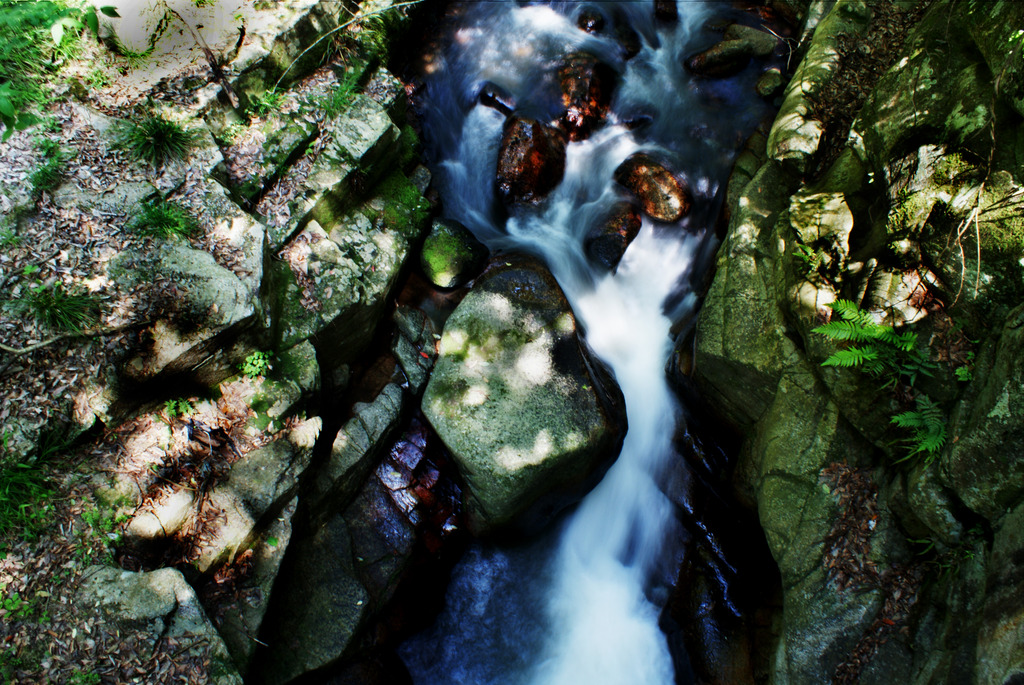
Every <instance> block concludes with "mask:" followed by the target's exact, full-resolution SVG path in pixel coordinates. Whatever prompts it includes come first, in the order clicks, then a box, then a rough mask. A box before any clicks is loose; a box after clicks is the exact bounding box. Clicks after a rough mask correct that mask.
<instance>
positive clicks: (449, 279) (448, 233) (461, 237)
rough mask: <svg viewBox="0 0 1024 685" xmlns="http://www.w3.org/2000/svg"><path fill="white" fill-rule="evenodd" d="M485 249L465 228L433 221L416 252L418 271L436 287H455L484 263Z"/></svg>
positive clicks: (446, 222) (444, 220)
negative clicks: (421, 246) (419, 248)
mask: <svg viewBox="0 0 1024 685" xmlns="http://www.w3.org/2000/svg"><path fill="white" fill-rule="evenodd" d="M488 254H489V253H488V250H487V248H486V247H485V246H484V244H483V243H481V242H480V241H479V240H477V239H476V237H475V236H474V235H473V234H472V233H470V232H469V229H467V228H466V227H465V226H463V225H462V224H460V223H459V222H457V221H452V220H450V219H437V220H436V221H434V225H433V227H432V228H431V230H430V233H429V234H427V239H426V240H425V241H424V243H423V248H422V249H421V250H420V268H422V269H423V273H424V275H425V276H426V277H427V278H429V279H430V281H431V282H432V283H433V284H434V285H436V286H437V287H439V288H458V287H460V286H462V285H465V284H466V283H467V282H468V281H470V280H471V279H473V278H475V277H476V276H477V275H478V274H479V273H480V270H481V269H483V266H484V264H486V263H487V256H488Z"/></svg>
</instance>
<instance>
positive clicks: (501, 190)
mask: <svg viewBox="0 0 1024 685" xmlns="http://www.w3.org/2000/svg"><path fill="white" fill-rule="evenodd" d="M563 136H564V134H563V133H562V132H561V131H559V130H558V129H556V128H554V127H551V126H545V125H544V124H542V123H540V122H539V121H535V120H533V119H524V118H521V117H512V118H510V119H509V120H508V121H507V122H505V128H504V131H503V132H502V136H501V149H500V151H499V152H498V173H497V182H498V196H499V197H500V198H501V199H502V200H503V201H504V202H505V203H506V204H516V203H522V202H538V201H540V200H541V199H542V198H544V197H545V196H546V195H547V194H548V193H550V192H551V191H552V190H553V189H554V188H555V186H557V185H558V184H559V183H561V181H562V176H564V175H565V138H564V137H563Z"/></svg>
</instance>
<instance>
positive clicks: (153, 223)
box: [131, 200, 199, 238]
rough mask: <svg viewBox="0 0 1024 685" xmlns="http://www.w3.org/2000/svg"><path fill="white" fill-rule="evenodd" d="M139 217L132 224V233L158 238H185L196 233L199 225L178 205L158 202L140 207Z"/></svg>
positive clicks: (162, 201)
mask: <svg viewBox="0 0 1024 685" xmlns="http://www.w3.org/2000/svg"><path fill="white" fill-rule="evenodd" d="M140 209H141V212H140V214H139V216H137V217H136V218H135V220H134V221H133V222H132V224H131V227H132V229H133V230H134V231H136V232H138V233H141V234H142V235H150V236H156V237H159V238H173V237H179V238H187V237H188V236H190V235H192V234H193V233H195V232H196V230H197V229H198V228H199V223H198V222H197V221H196V220H195V218H194V217H193V216H192V215H191V214H189V213H188V211H186V210H185V208H183V207H182V206H180V205H177V204H175V203H173V202H166V201H164V200H158V201H156V202H147V203H145V204H143V205H141V206H140Z"/></svg>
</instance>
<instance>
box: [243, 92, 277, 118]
mask: <svg viewBox="0 0 1024 685" xmlns="http://www.w3.org/2000/svg"><path fill="white" fill-rule="evenodd" d="M284 98H285V93H284V91H280V90H278V89H277V88H271V89H270V90H268V91H266V92H265V93H262V94H260V95H255V96H253V97H252V98H250V101H249V107H248V112H249V114H250V116H254V117H263V116H266V115H267V114H270V113H271V112H275V111H277V110H278V109H280V108H281V105H282V104H283V103H284Z"/></svg>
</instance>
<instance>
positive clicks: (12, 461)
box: [0, 433, 53, 539]
mask: <svg viewBox="0 0 1024 685" xmlns="http://www.w3.org/2000/svg"><path fill="white" fill-rule="evenodd" d="M9 442H10V435H9V434H7V433H5V434H4V436H3V450H2V452H0V538H2V537H6V536H7V535H8V534H10V533H17V534H18V535H20V536H21V537H22V538H26V539H32V538H34V537H35V536H36V535H37V534H38V533H39V531H40V530H41V529H42V527H43V525H44V523H45V521H46V518H47V515H48V513H49V511H50V508H51V505H50V504H49V502H48V500H49V499H50V497H52V496H53V490H51V489H50V485H49V481H48V478H47V475H46V473H45V471H44V470H43V467H42V462H43V461H44V458H45V457H46V456H48V455H40V457H39V458H37V459H28V458H23V457H18V456H16V455H13V454H11V452H10V450H9V448H8V444H9Z"/></svg>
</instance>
